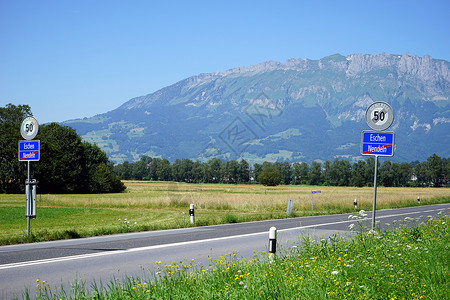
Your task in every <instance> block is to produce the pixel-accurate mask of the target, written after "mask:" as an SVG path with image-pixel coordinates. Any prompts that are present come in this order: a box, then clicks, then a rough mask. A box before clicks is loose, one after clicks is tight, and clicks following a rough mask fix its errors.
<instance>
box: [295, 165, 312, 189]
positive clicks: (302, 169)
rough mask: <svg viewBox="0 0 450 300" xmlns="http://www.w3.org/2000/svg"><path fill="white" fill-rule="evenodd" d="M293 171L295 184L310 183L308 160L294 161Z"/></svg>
mask: <svg viewBox="0 0 450 300" xmlns="http://www.w3.org/2000/svg"><path fill="white" fill-rule="evenodd" d="M292 168H293V171H292V176H293V181H294V184H307V183H308V173H309V166H308V164H307V163H306V162H302V163H298V162H296V163H294V164H293V166H292Z"/></svg>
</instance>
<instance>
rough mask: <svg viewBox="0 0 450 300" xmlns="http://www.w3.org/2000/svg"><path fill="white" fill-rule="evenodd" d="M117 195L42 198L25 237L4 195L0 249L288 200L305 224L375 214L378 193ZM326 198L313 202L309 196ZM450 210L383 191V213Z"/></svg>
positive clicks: (145, 189)
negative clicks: (426, 207) (409, 209)
mask: <svg viewBox="0 0 450 300" xmlns="http://www.w3.org/2000/svg"><path fill="white" fill-rule="evenodd" d="M125 185H126V186H127V190H126V192H124V193H118V194H81V195H80V194H64V195H53V194H52V195H38V196H37V218H36V219H34V220H31V233H32V234H31V235H30V236H27V234H26V229H27V228H26V226H27V224H26V218H25V199H24V198H25V196H24V195H8V194H0V245H7V244H17V243H27V242H40V241H49V240H58V239H68V238H80V237H89V236H98V235H106V234H116V233H126V232H137V231H147V230H161V229H172V228H183V227H190V226H194V225H191V224H190V222H189V214H188V210H189V204H190V203H193V204H195V220H196V223H195V226H206V225H215V224H224V223H237V222H247V221H257V220H265V219H277V218H286V206H287V201H288V199H294V207H293V214H292V215H290V216H289V217H301V216H311V215H323V214H337V213H349V212H354V211H355V208H354V206H353V201H354V199H357V200H358V210H360V209H364V210H367V211H370V210H371V209H372V200H373V188H370V187H364V188H356V187H322V186H321V187H318V186H291V185H289V186H277V187H265V186H261V185H231V184H186V183H175V182H147V181H146V182H143V181H126V182H125ZM313 190H314V191H317V190H320V191H321V193H320V194H314V195H313V202H314V210H312V203H311V191H313ZM418 197H420V200H421V201H420V203H421V205H427V204H438V203H449V202H450V188H383V187H379V188H378V193H377V209H383V208H399V207H408V206H415V205H418V202H417V198H418Z"/></svg>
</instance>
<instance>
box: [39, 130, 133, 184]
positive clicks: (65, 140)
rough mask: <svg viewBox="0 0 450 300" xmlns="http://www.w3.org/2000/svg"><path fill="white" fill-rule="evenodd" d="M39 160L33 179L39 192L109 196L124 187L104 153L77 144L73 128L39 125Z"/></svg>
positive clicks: (80, 142)
mask: <svg viewBox="0 0 450 300" xmlns="http://www.w3.org/2000/svg"><path fill="white" fill-rule="evenodd" d="M39 138H40V140H41V157H40V161H39V163H36V164H35V166H34V174H35V176H34V178H36V179H37V180H38V189H39V191H40V192H41V193H106V192H108V193H110V192H121V191H123V190H124V189H125V186H124V185H123V183H122V182H121V181H120V179H119V177H118V176H117V175H116V174H114V173H113V171H112V169H113V168H112V165H111V164H110V163H109V161H108V158H107V156H106V154H105V153H104V152H103V151H101V150H100V148H99V147H98V146H96V145H91V144H89V143H86V142H82V141H81V137H80V136H78V134H77V133H76V132H75V130H74V129H72V128H70V127H68V126H61V125H59V124H57V123H51V124H48V125H42V126H41V129H40V132H39Z"/></svg>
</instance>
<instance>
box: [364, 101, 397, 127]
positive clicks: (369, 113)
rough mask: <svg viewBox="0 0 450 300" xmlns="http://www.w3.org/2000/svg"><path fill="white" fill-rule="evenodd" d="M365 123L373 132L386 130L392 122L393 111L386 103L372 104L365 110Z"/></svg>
mask: <svg viewBox="0 0 450 300" xmlns="http://www.w3.org/2000/svg"><path fill="white" fill-rule="evenodd" d="M366 122H367V125H369V127H370V128H372V129H373V130H386V129H388V128H389V126H391V125H392V122H394V111H393V110H392V108H391V107H390V106H389V104H387V103H386V102H374V103H372V104H371V105H370V106H369V107H368V108H367V110H366Z"/></svg>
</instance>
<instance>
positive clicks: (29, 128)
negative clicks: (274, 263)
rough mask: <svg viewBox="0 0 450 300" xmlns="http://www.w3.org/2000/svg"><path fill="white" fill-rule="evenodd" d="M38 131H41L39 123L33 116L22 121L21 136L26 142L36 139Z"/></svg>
mask: <svg viewBox="0 0 450 300" xmlns="http://www.w3.org/2000/svg"><path fill="white" fill-rule="evenodd" d="M38 131H39V123H38V121H37V120H36V119H35V118H34V117H32V116H30V117H26V118H25V119H24V120H23V121H22V125H20V134H21V135H22V137H23V138H24V139H26V140H32V139H34V138H35V137H36V135H37V133H38Z"/></svg>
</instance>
